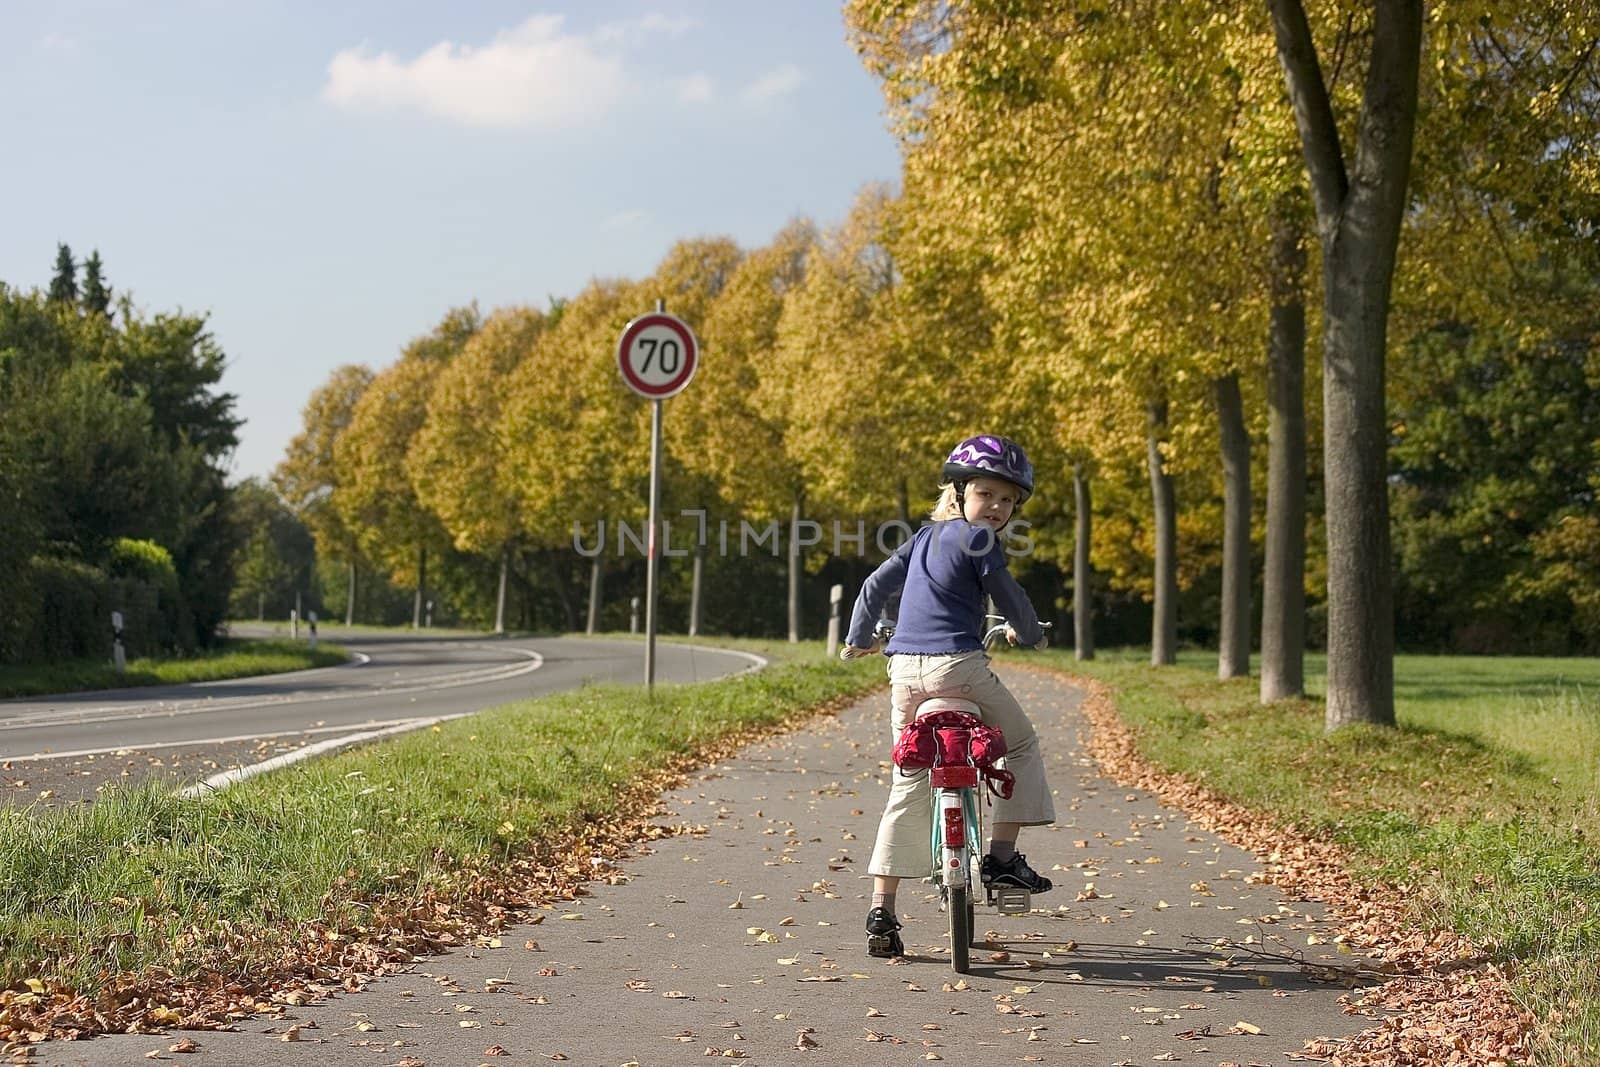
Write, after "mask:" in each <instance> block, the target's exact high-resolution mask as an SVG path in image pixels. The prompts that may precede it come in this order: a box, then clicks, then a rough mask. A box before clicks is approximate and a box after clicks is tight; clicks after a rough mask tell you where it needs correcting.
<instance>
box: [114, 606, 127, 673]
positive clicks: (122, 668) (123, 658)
mask: <svg viewBox="0 0 1600 1067" xmlns="http://www.w3.org/2000/svg"><path fill="white" fill-rule="evenodd" d="M111 662H112V663H113V664H114V665H115V666H116V668H117V673H118V674H126V673H128V652H127V650H126V649H125V648H123V647H122V612H120V611H113V612H112V613H111Z"/></svg>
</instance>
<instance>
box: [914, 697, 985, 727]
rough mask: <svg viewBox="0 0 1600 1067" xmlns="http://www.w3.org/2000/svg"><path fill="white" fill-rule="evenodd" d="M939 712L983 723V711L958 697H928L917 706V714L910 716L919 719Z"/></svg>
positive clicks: (971, 702)
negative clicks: (951, 712) (952, 712)
mask: <svg viewBox="0 0 1600 1067" xmlns="http://www.w3.org/2000/svg"><path fill="white" fill-rule="evenodd" d="M940 711H955V712H960V713H961V714H963V715H970V716H972V717H973V718H974V719H975V720H977V721H978V722H982V721H983V709H982V708H980V707H978V705H977V704H976V703H974V702H973V701H971V700H962V699H960V698H959V697H928V698H927V699H926V700H924V701H923V702H922V703H920V704H918V705H917V713H916V714H915V715H913V716H912V718H914V719H920V718H922V717H923V716H924V715H932V714H934V713H935V712H940Z"/></svg>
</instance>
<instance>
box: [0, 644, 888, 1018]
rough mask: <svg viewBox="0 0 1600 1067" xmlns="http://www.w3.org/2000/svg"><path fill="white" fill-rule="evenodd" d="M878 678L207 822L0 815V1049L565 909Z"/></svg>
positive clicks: (689, 712)
mask: <svg viewBox="0 0 1600 1067" xmlns="http://www.w3.org/2000/svg"><path fill="white" fill-rule="evenodd" d="M819 658H820V657H819ZM877 667H878V669H874V667H873V666H872V665H868V666H862V665H860V664H842V663H837V662H832V663H818V662H811V663H783V664H775V665H773V666H772V667H769V668H768V669H766V670H763V671H760V672H757V673H752V674H745V675H740V676H737V677H734V678H730V679H726V680H723V681H718V682H710V683H705V684H701V685H692V686H658V687H657V688H656V691H655V695H654V698H653V699H651V698H647V697H646V695H645V694H644V693H643V691H642V690H641V689H640V688H639V687H636V686H590V687H586V688H584V689H581V690H578V691H575V692H568V693H563V694H559V695H555V696H551V697H546V698H542V699H539V700H534V701H527V702H522V703H518V704H512V705H507V706H505V707H501V708H497V709H491V710H489V711H486V712H482V713H479V714H477V715H474V716H472V717H471V718H470V719H461V720H455V721H452V722H444V723H438V724H435V725H434V726H432V727H430V728H428V729H426V730H422V731H419V732H415V733H410V734H407V735H404V736H402V737H398V738H394V739H390V740H386V741H384V742H382V743H379V744H375V745H372V746H369V747H363V748H359V749H356V750H353V751H349V752H345V753H342V754H340V755H336V756H334V757H332V758H329V759H325V760H317V761H310V762H308V763H305V764H300V765H296V766H295V767H293V768H290V769H288V770H286V771H285V772H283V773H281V774H275V775H266V776H262V777H259V778H254V779H251V780H250V781H247V782H244V783H241V784H240V785H238V786H236V787H234V788H232V789H229V790H227V791H226V792H224V793H222V794H220V795H218V796H215V797H212V798H208V799H206V800H203V801H197V800H185V799H182V798H177V797H172V796H169V795H167V794H166V793H165V791H163V790H161V789H159V788H149V789H145V790H140V791H132V792H128V793H122V794H117V795H114V796H110V797H106V798H103V799H102V800H101V801H100V802H98V803H96V804H94V805H92V806H88V807H85V808H83V809H74V810H66V811H60V812H48V813H34V814H32V815H31V816H25V815H24V814H23V813H21V812H16V811H9V812H0V870H4V871H6V872H7V879H6V881H7V883H8V884H7V893H6V894H4V899H0V942H3V944H4V950H3V951H4V955H3V956H0V1041H20V1042H23V1043H31V1042H33V1041H37V1040H41V1039H43V1038H45V1037H48V1036H56V1037H70V1036H75V1035H81V1034H88V1033H97V1032H108V1031H109V1032H119V1031H128V1030H135V1031H137V1030H144V1029H150V1028H153V1027H160V1026H171V1025H183V1026H190V1027H202V1028H203V1027H211V1026H219V1025H226V1024H227V1023H228V1022H229V1021H230V1020H233V1019H237V1018H241V1017H243V1016H245V1015H248V1014H252V1013H256V1012H260V1011H270V1010H272V1009H273V1008H274V1006H275V1005H276V1006H279V1007H281V1006H282V1005H284V1004H286V1003H293V1002H294V999H293V998H294V996H295V995H296V994H295V993H294V989H295V987H296V985H297V984H298V985H300V986H301V987H303V986H304V985H305V984H307V983H310V982H314V981H332V982H335V983H337V984H339V985H345V984H351V983H353V984H360V983H362V982H364V981H366V980H368V979H370V978H371V977H372V976H374V975H376V974H381V973H385V972H387V971H390V970H393V969H395V968H397V967H401V966H404V965H405V964H406V963H407V962H409V961H410V960H411V959H412V958H413V956H414V955H415V954H418V953H422V952H428V951H435V950H438V949H440V948H445V947H449V946H451V945H453V944H457V943H459V942H460V940H461V939H462V938H464V937H468V936H472V934H473V933H477V932H482V931H492V930H493V929H496V928H498V927H499V926H501V925H503V924H504V923H505V922H507V921H509V920H510V918H511V917H512V916H513V915H514V913H515V912H516V911H517V910H518V909H519V908H525V907H528V906H531V905H532V904H533V903H535V902H538V901H542V900H548V899H554V898H559V897H564V896H570V895H572V894H574V893H575V892H578V891H579V890H580V889H581V882H582V881H583V880H584V879H586V878H587V877H588V876H589V875H590V874H591V873H592V871H593V867H592V866H591V865H590V864H589V862H588V858H589V857H591V856H594V855H596V853H597V851H604V850H616V849H617V848H618V847H619V846H618V844H617V842H619V841H624V842H625V841H628V840H631V839H633V838H635V837H638V836H640V835H641V834H643V832H644V827H645V826H646V824H647V817H648V814H649V813H650V812H651V811H652V810H653V808H654V805H655V803H656V798H657V797H658V796H659V795H660V793H661V791H662V789H663V788H664V787H665V786H666V785H667V784H669V783H671V782H673V781H675V780H677V779H678V778H679V777H680V776H681V775H682V774H683V773H684V771H685V770H687V769H688V768H691V767H693V766H697V765H699V764H701V763H703V762H704V761H706V760H708V759H712V758H716V756H717V755H718V754H719V753H722V752H725V751H730V750H732V748H733V747H736V746H737V745H738V744H741V743H743V742H745V741H747V740H749V739H750V738H751V737H754V736H757V735H759V734H762V733H765V732H767V731H770V730H772V729H773V728H775V727H779V726H781V725H783V724H785V723H787V722H790V721H794V720H796V719H798V718H801V717H804V716H807V715H810V714H815V713H816V712H817V711H818V710H819V709H823V708H826V707H830V706H834V705H836V704H837V703H838V702H840V701H844V700H848V699H850V698H853V697H855V696H857V695H859V694H861V693H863V692H866V691H868V690H870V689H873V688H875V687H877V686H878V685H880V684H881V664H880V665H877ZM286 997H287V998H289V999H285V998H286Z"/></svg>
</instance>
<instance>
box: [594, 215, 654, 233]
mask: <svg viewBox="0 0 1600 1067" xmlns="http://www.w3.org/2000/svg"><path fill="white" fill-rule="evenodd" d="M649 217H650V213H649V212H648V211H619V212H617V213H616V214H615V215H612V216H611V217H610V218H608V219H606V220H605V221H604V222H602V223H601V224H600V228H601V229H602V230H623V229H627V228H628V227H630V226H636V225H638V224H639V223H641V222H643V221H644V220H645V219H647V218H649Z"/></svg>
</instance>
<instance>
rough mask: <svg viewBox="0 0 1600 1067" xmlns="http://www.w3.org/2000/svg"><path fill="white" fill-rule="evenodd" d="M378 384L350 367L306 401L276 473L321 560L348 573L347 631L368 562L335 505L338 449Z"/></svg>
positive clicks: (281, 492) (281, 491)
mask: <svg viewBox="0 0 1600 1067" xmlns="http://www.w3.org/2000/svg"><path fill="white" fill-rule="evenodd" d="M372 379H373V373H372V370H371V369H370V368H368V367H367V366H365V365H363V364H355V363H347V364H345V365H344V366H342V367H339V368H337V369H336V370H334V372H333V373H332V374H330V375H329V376H328V380H327V381H326V382H324V383H323V384H322V385H321V386H319V387H318V388H317V389H316V390H315V391H314V392H313V393H312V394H311V398H310V399H309V400H308V401H306V406H305V409H304V410H303V411H302V412H301V416H300V418H301V430H300V432H299V433H298V434H296V435H295V436H294V439H293V440H292V441H290V442H289V450H288V453H287V454H286V455H285V456H284V458H283V459H282V460H280V461H279V463H278V466H277V467H276V468H275V469H274V470H273V472H272V484H273V487H274V488H276V489H277V491H278V494H279V496H281V497H282V499H283V500H284V501H285V503H287V504H288V506H289V508H290V510H291V511H293V512H294V513H295V515H296V516H298V517H299V519H300V521H301V522H303V523H305V525H306V528H307V529H309V530H310V531H311V536H312V537H313V538H314V539H315V541H316V545H317V554H318V558H319V560H323V561H329V562H331V561H337V562H339V563H340V564H342V565H343V566H344V568H345V582H344V585H345V593H344V596H343V597H342V598H341V603H342V604H343V607H344V612H345V624H346V625H349V624H350V623H353V622H354V621H355V609H356V602H357V594H358V590H357V584H358V583H357V572H358V568H359V567H360V566H361V565H362V564H363V562H364V561H363V559H362V556H361V548H360V545H359V543H358V540H357V538H356V534H355V531H354V530H353V529H352V528H351V527H350V526H349V525H348V524H347V523H346V522H345V520H344V517H343V515H342V514H341V513H340V511H339V509H338V508H337V507H336V506H335V505H334V500H333V497H334V492H335V490H337V489H338V487H339V483H340V478H341V473H342V472H341V469H340V467H339V464H338V459H337V457H336V455H335V452H334V446H335V444H336V443H337V442H338V440H339V436H340V435H341V434H342V433H344V431H345V430H346V428H348V427H349V425H350V420H351V418H352V417H353V416H354V414H355V407H356V403H357V402H358V401H359V400H360V399H361V396H362V394H363V393H364V392H366V390H367V387H368V386H369V385H371V384H372Z"/></svg>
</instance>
